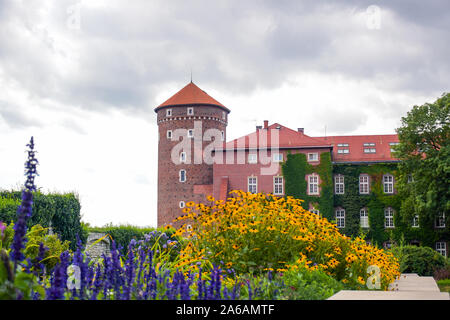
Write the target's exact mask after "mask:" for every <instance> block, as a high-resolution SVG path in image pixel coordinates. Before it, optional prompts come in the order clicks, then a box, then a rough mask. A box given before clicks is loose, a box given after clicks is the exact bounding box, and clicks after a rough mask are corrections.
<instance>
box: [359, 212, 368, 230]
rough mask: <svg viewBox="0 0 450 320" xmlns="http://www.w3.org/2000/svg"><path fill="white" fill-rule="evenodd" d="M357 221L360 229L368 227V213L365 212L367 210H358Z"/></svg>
mask: <svg viewBox="0 0 450 320" xmlns="http://www.w3.org/2000/svg"><path fill="white" fill-rule="evenodd" d="M359 219H360V225H361V228H368V227H369V211H368V210H367V208H362V209H361V210H359Z"/></svg>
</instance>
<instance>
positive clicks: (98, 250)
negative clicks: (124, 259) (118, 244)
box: [86, 232, 110, 259]
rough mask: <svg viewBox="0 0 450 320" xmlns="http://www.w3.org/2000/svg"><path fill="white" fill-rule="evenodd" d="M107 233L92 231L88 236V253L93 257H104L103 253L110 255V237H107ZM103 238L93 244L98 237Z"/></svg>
mask: <svg viewBox="0 0 450 320" xmlns="http://www.w3.org/2000/svg"><path fill="white" fill-rule="evenodd" d="M105 235H106V233H100V232H91V233H89V236H88V238H87V242H86V253H87V254H89V257H91V258H92V259H98V258H101V257H102V254H105V255H109V253H110V238H109V236H108V237H105ZM103 237H105V238H104V239H102V240H101V241H99V242H98V243H96V244H95V245H93V244H94V243H95V242H96V241H97V240H98V239H101V238H103Z"/></svg>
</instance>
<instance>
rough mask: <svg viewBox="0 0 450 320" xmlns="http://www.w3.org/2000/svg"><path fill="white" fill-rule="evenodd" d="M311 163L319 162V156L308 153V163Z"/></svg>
mask: <svg viewBox="0 0 450 320" xmlns="http://www.w3.org/2000/svg"><path fill="white" fill-rule="evenodd" d="M311 161H319V154H318V153H317V152H316V153H308V162H311Z"/></svg>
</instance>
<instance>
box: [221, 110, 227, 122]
mask: <svg viewBox="0 0 450 320" xmlns="http://www.w3.org/2000/svg"><path fill="white" fill-rule="evenodd" d="M226 118H227V114H226V113H225V111H222V120H225V119H226Z"/></svg>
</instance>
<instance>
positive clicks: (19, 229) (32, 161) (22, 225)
mask: <svg viewBox="0 0 450 320" xmlns="http://www.w3.org/2000/svg"><path fill="white" fill-rule="evenodd" d="M27 147H29V150H28V151H27V152H28V159H27V162H26V163H25V176H26V177H27V180H26V182H25V188H24V190H23V191H22V203H21V205H20V207H19V208H18V210H17V215H18V217H17V222H16V224H15V225H14V231H15V233H14V239H13V243H12V245H11V257H12V259H13V261H14V266H15V267H16V266H17V264H18V262H20V261H22V260H23V259H24V258H25V256H24V255H23V253H22V249H24V248H25V243H26V238H25V235H26V233H27V220H28V219H29V218H30V217H31V213H32V205H33V193H32V192H33V191H36V186H35V185H34V178H35V177H36V175H37V171H36V166H37V164H38V161H37V160H36V158H35V153H36V152H35V151H34V141H33V137H31V140H30V143H29V144H27Z"/></svg>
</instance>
